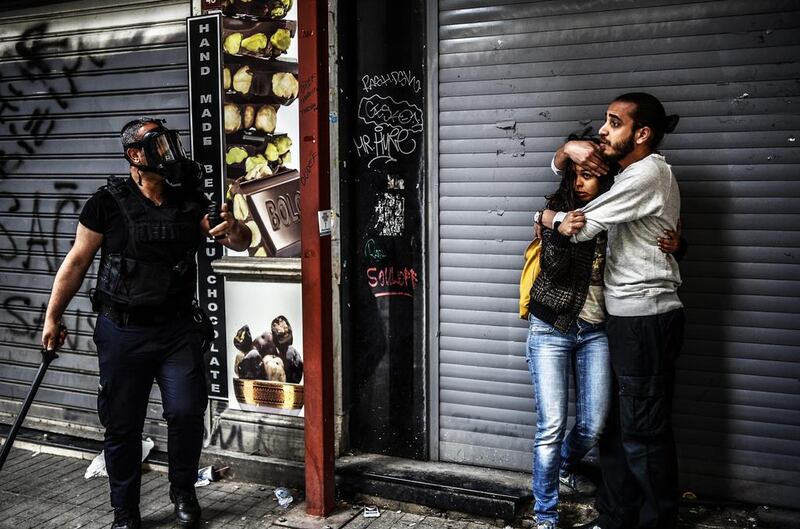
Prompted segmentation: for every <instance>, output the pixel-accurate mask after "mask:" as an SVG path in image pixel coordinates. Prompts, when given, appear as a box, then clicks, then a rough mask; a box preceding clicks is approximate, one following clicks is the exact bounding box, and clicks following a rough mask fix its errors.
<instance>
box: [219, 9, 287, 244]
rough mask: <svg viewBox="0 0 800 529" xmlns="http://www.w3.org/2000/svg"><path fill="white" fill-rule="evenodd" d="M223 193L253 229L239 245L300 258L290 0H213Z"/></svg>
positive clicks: (238, 216) (235, 210) (235, 211)
mask: <svg viewBox="0 0 800 529" xmlns="http://www.w3.org/2000/svg"><path fill="white" fill-rule="evenodd" d="M215 9H217V10H220V11H222V14H223V16H222V89H223V92H224V96H223V99H224V104H223V122H224V132H225V147H224V163H225V173H226V176H225V182H224V187H225V200H226V201H227V202H228V204H229V205H230V207H231V209H232V210H233V212H234V216H235V217H236V218H237V219H238V220H241V221H242V222H244V223H245V224H247V226H248V227H249V228H250V232H251V234H252V239H251V241H250V246H249V248H248V249H247V250H246V251H244V252H233V251H228V255H234V256H236V255H244V256H255V257H299V255H300V209H299V194H300V179H299V175H298V173H297V170H296V165H295V160H298V157H299V150H298V144H297V139H298V130H299V111H298V103H297V96H298V93H299V90H300V86H299V82H298V66H297V42H296V40H297V21H296V18H297V17H296V13H297V10H296V7H295V6H294V2H293V1H292V0H249V1H244V0H220V1H218V2H215Z"/></svg>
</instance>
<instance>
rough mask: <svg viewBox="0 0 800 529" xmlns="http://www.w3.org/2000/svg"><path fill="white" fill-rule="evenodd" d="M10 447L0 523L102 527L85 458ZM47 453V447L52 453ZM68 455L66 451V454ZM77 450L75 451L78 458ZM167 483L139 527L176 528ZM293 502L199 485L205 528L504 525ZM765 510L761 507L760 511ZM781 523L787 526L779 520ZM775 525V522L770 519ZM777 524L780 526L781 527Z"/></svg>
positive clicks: (144, 503)
mask: <svg viewBox="0 0 800 529" xmlns="http://www.w3.org/2000/svg"><path fill="white" fill-rule="evenodd" d="M25 446H26V448H27V449H23V448H14V449H13V450H12V451H11V455H10V457H9V459H8V461H7V462H6V465H5V468H3V470H2V473H0V528H2V529H33V528H37V529H38V528H45V529H50V528H53V529H55V528H68V529H78V528H85V529H105V528H108V527H110V526H111V521H112V519H113V512H112V510H111V508H110V506H109V504H108V481H107V479H105V478H95V479H89V480H87V479H84V477H83V474H84V472H85V470H86V468H87V467H88V465H89V462H90V461H89V460H88V459H86V458H87V457H89V456H88V455H86V454H84V455H81V454H80V453H78V452H75V453H72V454H65V453H59V452H58V451H56V453H48V449H47V448H46V447H45V448H42V447H36V446H28V445H27V444H26V445H25ZM51 452H52V451H51ZM70 455H71V456H73V457H69V456H70ZM76 456H77V457H76ZM168 489H169V484H168V481H167V474H166V473H165V472H164V468H163V467H160V466H147V470H146V471H145V473H144V475H143V478H142V500H141V511H142V518H143V521H142V527H143V528H146V529H156V528H158V529H162V528H173V527H179V526H178V525H177V524H175V523H174V521H173V520H174V517H173V510H172V504H171V503H170V501H169V498H168V496H167V491H168ZM292 492H293V494H294V497H295V501H294V503H293V504H292V505H291V506H289V508H286V509H284V508H281V507H280V506H278V503H277V500H276V498H275V496H274V487H272V486H267V485H259V484H252V483H240V482H235V481H229V480H222V481H218V482H214V483H211V484H209V485H208V486H206V487H201V488H198V489H197V495H198V498H199V500H200V504H201V505H202V507H203V523H202V525H201V527H202V528H203V529H206V528H208V529H212V528H214V529H217V528H223V527H225V528H234V529H245V528H254V529H260V528H290V529H393V528H396V529H412V528H413V529H440V528H441V529H490V528H493V527H498V526H499V527H504V523H503V522H502V521H501V520H488V519H480V518H477V517H473V516H466V515H463V514H459V513H444V512H435V511H432V510H430V509H426V508H422V507H418V506H415V505H410V504H398V503H392V502H387V501H385V500H381V499H379V498H370V497H359V498H357V499H358V500H359V501H361V500H363V501H365V502H367V503H370V504H377V505H379V506H380V508H381V509H380V510H381V516H380V517H379V518H365V517H364V516H363V505H362V504H349V503H344V502H342V503H341V504H340V506H339V508H338V509H337V511H336V512H335V513H334V514H333V515H332V516H330V517H328V518H326V519H320V518H312V517H308V516H306V515H305V506H304V505H303V503H302V497H301V496H302V495H301V493H299V492H298V491H296V490H295V491H292ZM562 507H563V514H562V517H563V521H564V527H570V526H571V525H572V524H574V523H581V522H584V521H587V520H588V519H589V518H590V517H591V516H592V509H591V507H590V505H589V503H588V502H586V501H583V502H581V501H578V502H570V501H568V500H567V501H564V502H563V506H562ZM757 511H758V509H755V508H747V507H741V506H733V507H731V506H727V507H721V506H716V507H715V506H708V505H702V504H695V505H687V506H685V508H684V509H682V515H681V517H682V523H681V526H680V527H681V528H682V529H701V528H702V529H716V528H719V529H723V528H724V529H753V528H756V527H765V526H764V525H759V523H758V520H759V519H760V518H759V513H758V512H757ZM762 514H763V513H762ZM532 525H533V521H532V520H531V518H530V516H529V515H527V516H523V517H522V518H519V519H517V520H515V522H514V524H513V526H514V527H531V526H532ZM782 525H783V526H786V525H785V524H782ZM772 526H773V527H775V525H772ZM779 526H781V525H779Z"/></svg>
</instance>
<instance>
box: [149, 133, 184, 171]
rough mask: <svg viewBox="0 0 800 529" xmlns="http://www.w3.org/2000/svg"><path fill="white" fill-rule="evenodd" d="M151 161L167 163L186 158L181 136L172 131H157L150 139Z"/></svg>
mask: <svg viewBox="0 0 800 529" xmlns="http://www.w3.org/2000/svg"><path fill="white" fill-rule="evenodd" d="M150 147H151V149H152V151H153V155H154V156H153V158H155V159H154V160H153V161H155V162H156V163H158V164H169V163H172V162H176V161H178V160H182V159H184V158H186V153H185V152H184V150H183V145H182V144H181V138H180V136H179V135H178V133H177V132H174V131H171V130H170V131H159V132H157V133H155V134H154V135H153V137H152V138H151V139H150Z"/></svg>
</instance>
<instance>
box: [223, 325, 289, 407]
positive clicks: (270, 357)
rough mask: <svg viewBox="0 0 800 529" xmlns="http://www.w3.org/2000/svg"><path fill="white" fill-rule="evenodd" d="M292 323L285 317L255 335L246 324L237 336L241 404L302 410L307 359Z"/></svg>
mask: <svg viewBox="0 0 800 529" xmlns="http://www.w3.org/2000/svg"><path fill="white" fill-rule="evenodd" d="M293 341H294V338H293V336H292V326H291V324H290V323H289V321H288V320H287V319H286V317H285V316H278V317H277V318H275V319H274V320H272V324H271V325H270V328H269V329H268V330H266V331H264V332H263V333H262V334H261V335H260V336H258V337H257V338H255V339H254V338H253V337H252V335H251V333H250V327H249V326H247V325H245V326H243V327H242V328H241V329H239V330H238V331H237V333H236V336H234V338H233V345H234V347H236V349H237V353H236V358H235V359H234V365H233V370H234V373H235V377H234V379H233V391H234V393H235V395H236V400H237V401H238V402H239V403H240V404H246V405H251V406H263V407H268V408H282V409H287V410H298V409H300V408H302V407H303V384H302V380H303V358H302V357H301V356H300V353H299V352H298V351H297V349H296V348H295V347H294V346H293Z"/></svg>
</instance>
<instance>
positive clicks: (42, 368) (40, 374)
mask: <svg viewBox="0 0 800 529" xmlns="http://www.w3.org/2000/svg"><path fill="white" fill-rule="evenodd" d="M56 358H58V355H57V354H56V351H55V349H53V350H52V351H50V350H47V349H42V363H41V364H40V365H39V371H37V372H36V378H34V379H33V384H32V385H31V389H30V391H29V392H28V396H27V397H26V398H25V402H24V403H22V408H20V410H19V413H18V414H17V419H16V420H15V421H14V426H12V427H11V431H9V432H8V437H7V438H6V442H5V443H4V444H3V451H2V452H0V470H2V469H3V465H5V463H6V458H7V457H8V453H9V452H11V445H12V444H14V439H15V438H16V437H17V433H19V429H20V428H21V427H22V422H23V421H24V420H25V415H27V414H28V408H30V407H31V403H32V402H33V397H35V396H36V391H37V390H38V389H39V385H40V384H41V383H42V379H43V378H44V374H45V372H46V371H47V368H48V367H49V366H50V362H52V361H53V360H55V359H56Z"/></svg>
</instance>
